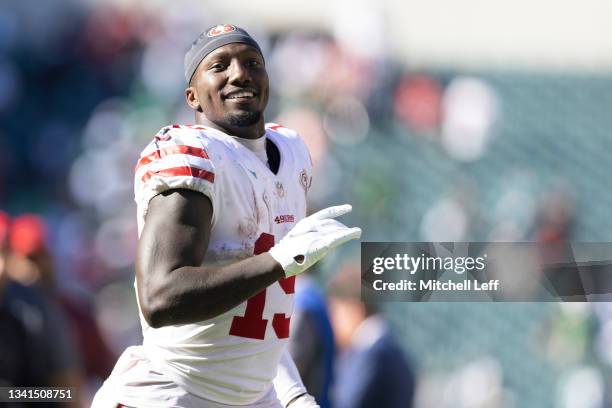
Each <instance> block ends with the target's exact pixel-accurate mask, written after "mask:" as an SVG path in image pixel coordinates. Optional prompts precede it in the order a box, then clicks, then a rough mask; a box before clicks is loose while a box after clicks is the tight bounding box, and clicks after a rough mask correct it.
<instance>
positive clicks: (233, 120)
mask: <svg viewBox="0 0 612 408" xmlns="http://www.w3.org/2000/svg"><path fill="white" fill-rule="evenodd" d="M260 119H261V112H240V113H229V114H227V115H226V116H225V121H226V122H227V123H229V124H230V126H234V127H247V126H252V125H254V124H256V123H257V122H259V120H260Z"/></svg>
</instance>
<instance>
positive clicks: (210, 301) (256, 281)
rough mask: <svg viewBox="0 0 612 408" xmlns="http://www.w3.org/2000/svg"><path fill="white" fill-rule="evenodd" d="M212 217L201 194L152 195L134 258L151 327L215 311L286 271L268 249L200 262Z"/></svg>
mask: <svg viewBox="0 0 612 408" xmlns="http://www.w3.org/2000/svg"><path fill="white" fill-rule="evenodd" d="M211 222H212V204H211V201H210V199H209V198H208V197H206V196H205V195H204V194H202V193H199V192H196V191H192V190H186V189H173V190H167V191H165V192H163V193H161V194H159V195H156V196H155V197H153V198H152V199H151V202H150V203H149V209H148V213H147V217H146V223H145V226H144V229H143V231H142V234H141V236H140V240H139V243H138V253H137V259H136V279H137V287H138V298H139V302H140V307H141V309H142V313H143V315H144V317H145V319H146V320H147V322H148V323H149V325H150V326H151V327H161V326H166V325H170V324H180V323H191V322H196V321H201V320H206V319H210V318H212V317H215V316H218V315H219V314H221V313H224V312H226V311H228V310H230V309H232V308H234V307H235V306H237V305H239V304H240V303H242V302H243V301H245V300H246V299H248V298H250V297H251V296H253V295H255V294H257V293H258V292H259V291H261V290H262V289H264V288H266V287H267V286H269V285H271V284H272V283H274V282H276V281H277V280H278V279H280V278H282V277H284V276H285V272H284V271H283V268H282V267H281V265H280V264H279V263H278V262H277V261H276V260H275V259H274V258H272V256H270V255H269V254H268V253H263V254H260V255H256V256H253V257H251V258H248V259H245V260H242V261H240V262H235V263H232V264H230V265H227V266H223V267H210V266H205V265H204V266H202V262H203V259H204V254H205V253H206V249H207V247H208V240H209V238H210V231H211Z"/></svg>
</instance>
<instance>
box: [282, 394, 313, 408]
mask: <svg viewBox="0 0 612 408" xmlns="http://www.w3.org/2000/svg"><path fill="white" fill-rule="evenodd" d="M287 408H320V407H319V404H317V401H315V399H314V398H313V397H312V395H310V394H302V395H300V396H299V397H297V398H296V399H294V400H293V401H291V402H290V403H289V404H288V405H287Z"/></svg>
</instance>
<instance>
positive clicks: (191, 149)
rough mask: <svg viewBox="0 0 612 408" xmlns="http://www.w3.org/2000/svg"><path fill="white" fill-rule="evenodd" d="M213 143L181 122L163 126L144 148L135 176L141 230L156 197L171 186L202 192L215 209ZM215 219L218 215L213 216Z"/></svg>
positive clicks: (172, 187) (135, 194)
mask: <svg viewBox="0 0 612 408" xmlns="http://www.w3.org/2000/svg"><path fill="white" fill-rule="evenodd" d="M209 149H210V146H209V143H208V141H207V139H206V138H205V137H203V136H202V135H201V134H200V132H199V131H198V130H197V129H193V128H188V127H182V126H178V125H173V126H167V127H165V128H162V129H161V130H160V131H159V132H158V133H157V135H156V136H155V138H154V139H153V141H151V143H149V144H148V145H147V147H145V149H144V150H143V151H142V153H141V155H140V158H139V159H138V163H137V164H136V173H135V177H134V196H135V201H136V205H137V207H138V222H139V225H138V227H139V232H140V231H142V226H143V225H142V224H144V218H145V216H146V214H147V209H148V206H149V202H150V201H151V199H152V198H153V197H155V196H156V195H158V194H161V193H163V192H164V191H167V190H171V189H188V190H194V191H197V192H200V193H202V194H204V195H205V196H207V197H208V198H209V199H210V201H211V202H212V203H213V212H214V211H215V200H216V194H215V166H214V165H213V163H212V161H211V159H210V156H209V154H208V151H209ZM213 220H214V216H213Z"/></svg>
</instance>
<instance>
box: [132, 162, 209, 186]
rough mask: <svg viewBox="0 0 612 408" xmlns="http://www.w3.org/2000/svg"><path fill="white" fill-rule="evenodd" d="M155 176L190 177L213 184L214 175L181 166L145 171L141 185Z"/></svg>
mask: <svg viewBox="0 0 612 408" xmlns="http://www.w3.org/2000/svg"><path fill="white" fill-rule="evenodd" d="M156 175H157V176H162V177H176V176H191V177H196V178H199V179H202V180H206V181H210V182H211V183H214V182H215V173H212V172H210V171H206V170H202V169H196V168H195V167H189V166H183V167H171V168H168V169H161V170H152V171H147V172H146V173H145V174H144V176H142V181H143V183H146V182H147V181H148V180H149V179H150V178H151V177H153V176H156Z"/></svg>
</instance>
